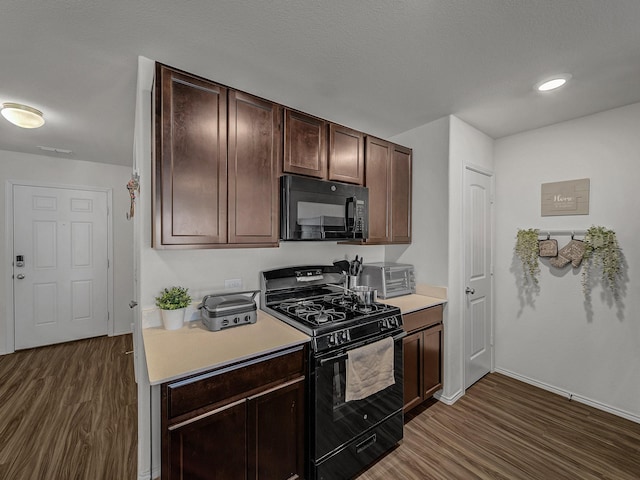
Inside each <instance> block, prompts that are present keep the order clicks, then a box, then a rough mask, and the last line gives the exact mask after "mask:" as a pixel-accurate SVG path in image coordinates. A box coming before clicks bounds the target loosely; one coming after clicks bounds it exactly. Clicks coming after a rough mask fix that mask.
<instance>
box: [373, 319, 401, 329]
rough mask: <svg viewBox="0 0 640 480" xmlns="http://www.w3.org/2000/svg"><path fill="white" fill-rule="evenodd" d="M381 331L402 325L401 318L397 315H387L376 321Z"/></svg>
mask: <svg viewBox="0 0 640 480" xmlns="http://www.w3.org/2000/svg"><path fill="white" fill-rule="evenodd" d="M378 324H379V325H380V330H381V331H386V330H393V329H394V328H398V327H401V326H402V320H400V318H399V317H396V316H394V317H387V318H383V319H382V320H380V321H379V322H378Z"/></svg>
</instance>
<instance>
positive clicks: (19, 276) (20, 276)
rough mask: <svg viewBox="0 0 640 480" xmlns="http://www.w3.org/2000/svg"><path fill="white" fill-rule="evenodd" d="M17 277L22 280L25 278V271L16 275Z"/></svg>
mask: <svg viewBox="0 0 640 480" xmlns="http://www.w3.org/2000/svg"><path fill="white" fill-rule="evenodd" d="M16 278H17V279H18V280H22V279H23V278H24V273H19V274H18V275H16Z"/></svg>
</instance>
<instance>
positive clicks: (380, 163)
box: [364, 137, 392, 243]
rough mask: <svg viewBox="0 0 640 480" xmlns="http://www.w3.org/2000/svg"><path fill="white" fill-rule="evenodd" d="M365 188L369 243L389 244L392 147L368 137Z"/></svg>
mask: <svg viewBox="0 0 640 480" xmlns="http://www.w3.org/2000/svg"><path fill="white" fill-rule="evenodd" d="M366 148H367V153H366V167H365V168H366V176H365V182H364V184H365V186H366V187H367V188H369V238H368V239H367V243H389V242H390V241H391V232H390V229H391V224H390V223H389V221H388V220H389V218H390V208H389V203H390V199H389V190H390V188H391V154H392V146H391V144H390V143H389V142H387V141H385V140H380V139H379V138H375V137H367V141H366Z"/></svg>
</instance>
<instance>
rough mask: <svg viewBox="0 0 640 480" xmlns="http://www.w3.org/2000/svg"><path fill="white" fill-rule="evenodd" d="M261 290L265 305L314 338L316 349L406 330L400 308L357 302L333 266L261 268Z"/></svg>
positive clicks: (314, 348)
mask: <svg viewBox="0 0 640 480" xmlns="http://www.w3.org/2000/svg"><path fill="white" fill-rule="evenodd" d="M261 293H262V299H261V300H262V301H261V305H262V308H263V310H265V311H267V312H269V313H271V314H272V315H274V316H275V317H277V318H279V319H280V320H282V321H284V322H286V323H288V324H289V325H291V326H293V327H295V328H297V329H298V330H300V331H302V332H304V333H306V334H307V335H309V336H310V337H312V348H313V350H314V351H315V352H318V353H319V352H325V351H327V350H331V349H335V348H340V347H342V346H345V345H348V344H351V343H357V342H361V341H363V340H366V339H367V338H371V337H375V336H380V335H384V334H385V333H387V332H389V331H392V330H397V331H399V330H401V329H402V315H401V314H400V309H399V308H397V307H394V306H391V305H386V304H384V303H378V302H374V303H372V304H370V305H363V304H361V303H359V302H358V300H357V298H356V297H355V295H353V294H351V293H350V292H349V291H348V290H347V289H345V288H344V287H343V275H342V272H341V271H340V269H339V268H337V267H334V266H332V265H331V266H326V265H325V266H305V267H290V268H282V269H277V270H271V271H266V272H263V273H262V289H261Z"/></svg>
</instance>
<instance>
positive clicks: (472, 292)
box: [464, 287, 476, 295]
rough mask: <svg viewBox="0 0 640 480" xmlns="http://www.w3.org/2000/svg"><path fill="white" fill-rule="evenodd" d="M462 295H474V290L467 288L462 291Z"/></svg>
mask: <svg viewBox="0 0 640 480" xmlns="http://www.w3.org/2000/svg"><path fill="white" fill-rule="evenodd" d="M464 293H468V294H471V295H473V294H474V293H476V289H475V288H471V287H467V289H466V290H465V291H464Z"/></svg>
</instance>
